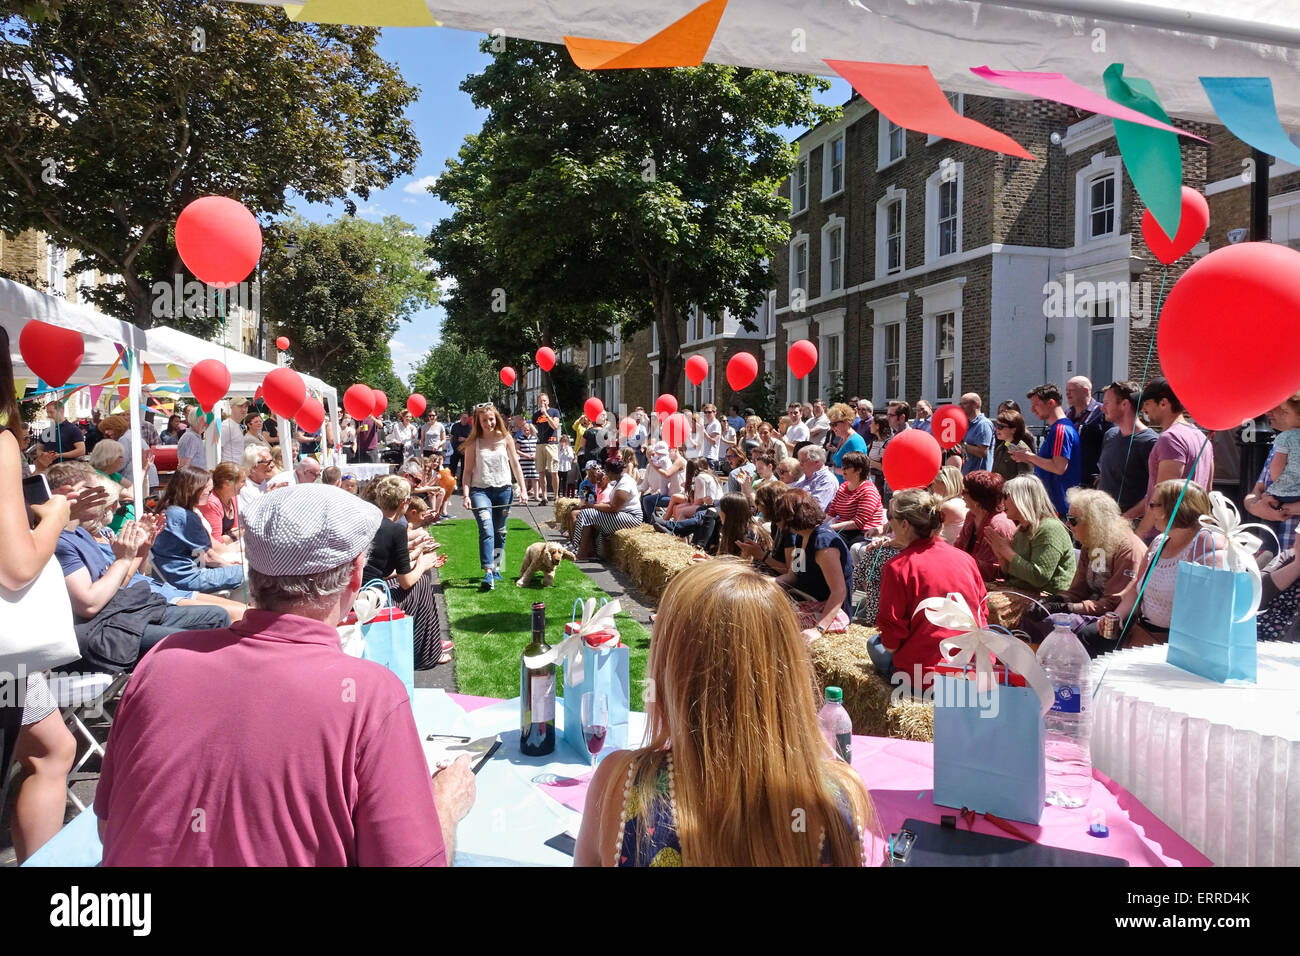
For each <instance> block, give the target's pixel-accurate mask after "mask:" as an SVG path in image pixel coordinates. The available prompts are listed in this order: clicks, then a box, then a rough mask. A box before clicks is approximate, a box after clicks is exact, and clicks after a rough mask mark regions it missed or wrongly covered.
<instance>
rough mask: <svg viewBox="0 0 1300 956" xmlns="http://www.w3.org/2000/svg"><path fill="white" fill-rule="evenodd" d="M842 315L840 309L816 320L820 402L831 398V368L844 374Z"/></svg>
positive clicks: (832, 372) (833, 372)
mask: <svg viewBox="0 0 1300 956" xmlns="http://www.w3.org/2000/svg"><path fill="white" fill-rule="evenodd" d="M844 314H845V310H843V309H840V310H838V311H837V312H832V313H829V314H826V315H822V316H819V317H818V319H817V388H818V391H819V393H820V396H821V399H822V401H829V400H830V397H831V377H832V376H833V375H834V374H835V371H834V370H833V369H832V366H834V367H835V368H836V369H838V371H839V373H840V374H843V372H844V355H845V349H844ZM832 358H834V360H835V361H834V362H833V363H832V361H831V359H832Z"/></svg>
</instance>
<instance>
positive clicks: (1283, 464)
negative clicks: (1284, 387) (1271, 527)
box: [1264, 392, 1300, 508]
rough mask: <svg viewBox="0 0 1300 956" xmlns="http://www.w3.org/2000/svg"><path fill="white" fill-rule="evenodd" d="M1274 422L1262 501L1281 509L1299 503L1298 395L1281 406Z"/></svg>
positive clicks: (1299, 429)
mask: <svg viewBox="0 0 1300 956" xmlns="http://www.w3.org/2000/svg"><path fill="white" fill-rule="evenodd" d="M1273 418H1274V421H1275V422H1276V424H1277V427H1278V433H1277V437H1275V438H1274V439H1273V461H1272V463H1271V464H1270V465H1269V466H1268V474H1269V478H1270V481H1269V485H1268V491H1267V492H1266V493H1265V497H1264V500H1265V501H1266V502H1268V503H1269V504H1272V506H1273V507H1274V508H1280V507H1282V505H1289V504H1293V503H1294V502H1297V501H1300V392H1297V393H1296V394H1294V395H1292V396H1291V397H1290V398H1288V399H1287V400H1286V401H1285V402H1283V403H1282V404H1281V406H1279V408H1278V412H1277V414H1276V415H1274V416H1273Z"/></svg>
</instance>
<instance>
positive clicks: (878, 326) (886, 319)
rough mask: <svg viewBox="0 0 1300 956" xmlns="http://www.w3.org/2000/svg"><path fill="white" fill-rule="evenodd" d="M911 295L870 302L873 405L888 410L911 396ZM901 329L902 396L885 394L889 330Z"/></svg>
mask: <svg viewBox="0 0 1300 956" xmlns="http://www.w3.org/2000/svg"><path fill="white" fill-rule="evenodd" d="M910 296H911V293H910V292H899V293H896V294H895V295H890V296H886V297H885V298H883V299H876V300H874V301H872V302H868V303H867V308H869V309H870V310H871V313H872V324H871V329H872V346H873V348H872V363H873V367H872V375H871V403H872V405H874V406H875V407H876V408H884V407H885V406H886V405H888V404H889V403H890V402H891V401H895V400H898V401H905V400H906V398H905V396H906V395H907V300H908V298H910ZM894 325H897V326H898V327H899V328H898V394H897V395H886V394H885V330H886V328H888V327H889V326H894Z"/></svg>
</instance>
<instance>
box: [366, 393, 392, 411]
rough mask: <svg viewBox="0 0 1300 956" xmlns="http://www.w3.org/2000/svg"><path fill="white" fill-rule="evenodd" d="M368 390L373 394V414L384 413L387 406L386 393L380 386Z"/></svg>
mask: <svg viewBox="0 0 1300 956" xmlns="http://www.w3.org/2000/svg"><path fill="white" fill-rule="evenodd" d="M370 391H371V393H372V394H373V395H374V396H375V411H374V414H376V415H382V414H384V409H386V408H387V407H388V393H387V392H385V391H384V390H383V389H382V388H372V389H371V390H370Z"/></svg>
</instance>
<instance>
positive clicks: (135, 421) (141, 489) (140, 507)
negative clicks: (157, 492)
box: [126, 352, 152, 515]
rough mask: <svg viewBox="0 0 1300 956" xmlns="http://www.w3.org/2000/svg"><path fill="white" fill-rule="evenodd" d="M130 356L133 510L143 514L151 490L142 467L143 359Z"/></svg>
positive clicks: (128, 384)
mask: <svg viewBox="0 0 1300 956" xmlns="http://www.w3.org/2000/svg"><path fill="white" fill-rule="evenodd" d="M126 354H127V355H129V356H130V358H131V370H130V372H129V373H128V376H129V377H128V379H127V387H126V388H127V399H126V400H127V401H128V402H129V403H130V409H129V415H130V420H131V476H132V479H133V480H134V482H135V485H134V489H133V490H134V491H135V510H136V514H137V515H142V514H144V500H145V499H146V498H148V497H149V492H150V491H151V490H152V489H151V488H150V487H149V473H148V472H147V471H145V469H144V448H143V447H141V446H142V445H143V444H144V428H143V425H144V421H143V419H144V416H143V415H142V414H141V413H140V391H141V389H142V388H143V387H144V360H143V359H142V358H141V356H140V353H139V352H127V353H126Z"/></svg>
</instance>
